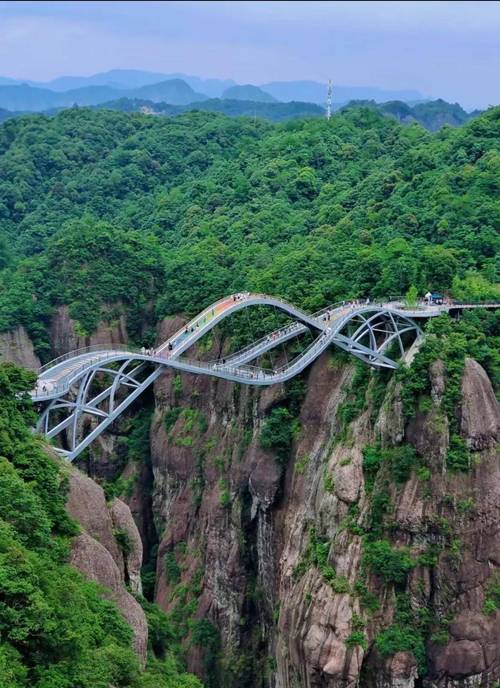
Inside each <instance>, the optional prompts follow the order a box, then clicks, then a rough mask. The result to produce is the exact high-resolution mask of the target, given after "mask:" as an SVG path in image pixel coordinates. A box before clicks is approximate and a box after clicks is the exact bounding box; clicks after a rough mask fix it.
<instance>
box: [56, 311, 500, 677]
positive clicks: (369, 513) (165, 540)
mask: <svg viewBox="0 0 500 688" xmlns="http://www.w3.org/2000/svg"><path fill="white" fill-rule="evenodd" d="M57 317H58V318H59V320H58V321H57V322H58V323H59V324H57V322H56V324H54V328H53V329H54V334H53V336H54V337H55V338H57V337H59V336H61V337H65V341H66V340H67V341H69V339H68V337H69V335H70V334H71V333H73V335H74V328H73V327H72V326H71V323H69V321H68V320H67V318H66V316H65V315H64V312H61V313H59V315H58V316H57ZM64 323H66V324H64ZM178 325H179V321H177V320H175V321H166V322H165V323H163V325H162V330H163V331H162V332H161V336H160V339H164V338H165V336H168V334H169V333H170V332H171V331H173V330H174V329H177V327H178ZM103 327H104V326H103ZM58 328H59V330H58ZM57 332H59V334H57ZM103 332H104V331H103ZM101 334H102V336H106V337H108V335H104V334H103V333H101ZM108 334H109V333H108ZM109 337H110V341H117V342H118V341H121V340H125V339H126V330H125V328H124V323H122V325H120V326H119V327H118V329H117V330H116V331H115V332H114V334H111V335H109ZM73 343H74V342H73ZM85 343H87V342H85ZM67 348H72V347H69V346H66V344H65V345H64V346H63V347H62V349H61V350H57V353H62V352H63V350H65V349H67ZM354 372H355V370H354V366H353V364H352V362H346V361H345V360H342V359H340V360H339V359H332V357H331V355H330V354H329V353H328V354H325V355H323V357H321V358H320V359H319V360H318V361H316V362H315V363H314V365H313V366H312V367H311V368H310V369H309V370H308V371H307V376H306V378H305V379H304V388H303V390H302V392H301V393H300V394H299V400H298V401H296V403H295V407H294V409H295V410H294V414H295V419H294V425H293V431H292V433H291V442H290V444H289V446H287V450H286V456H283V453H281V454H280V451H279V448H278V449H277V448H276V447H273V448H271V449H264V448H263V446H262V442H261V435H262V431H263V429H264V428H265V427H266V423H267V420H268V419H269V417H270V416H271V415H272V413H273V410H274V409H280V408H284V407H286V406H287V404H288V405H289V402H290V398H291V397H290V395H291V393H293V392H291V391H290V389H289V388H285V387H284V386H276V387H272V388H267V389H264V390H262V391H257V390H255V389H251V388H247V387H243V386H241V387H238V386H235V385H233V384H231V383H227V382H224V381H222V380H216V379H209V378H207V377H203V376H200V377H198V376H191V375H185V376H178V375H176V374H175V373H173V372H169V371H167V372H166V373H165V374H164V375H163V376H162V377H161V378H159V379H158V381H157V382H156V384H155V388H154V397H151V398H150V399H149V401H148V400H143V401H144V403H150V404H151V411H152V416H151V427H150V446H149V447H148V448H147V450H148V451H147V454H148V460H147V461H137V460H136V461H133V460H129V459H128V456H127V450H123V448H121V447H120V442H119V438H120V436H127V434H128V433H129V429H128V423H130V422H131V418H132V416H131V417H130V418H128V419H127V418H124V419H123V420H122V421H121V423H120V424H118V426H117V427H115V428H113V433H109V434H108V435H106V436H105V437H104V438H103V439H102V440H101V441H100V442H98V443H95V444H94V446H93V447H92V448H91V452H90V459H89V461H88V463H87V466H86V467H87V468H90V471H91V473H92V474H93V475H94V476H95V477H97V478H100V477H103V476H104V477H107V478H110V477H113V476H115V475H117V474H119V473H121V476H122V479H123V480H124V481H125V482H127V484H129V485H130V489H127V490H126V493H127V496H126V497H125V496H123V499H124V501H126V502H127V503H128V505H129V507H130V510H131V513H132V515H133V518H134V519H135V523H136V525H137V528H135V526H133V524H132V520H131V518H130V511H129V510H128V507H127V506H126V505H125V504H124V502H122V501H115V503H114V505H113V506H112V508H111V510H109V509H108V508H107V507H106V504H105V501H104V497H103V495H102V491H100V488H98V487H97V486H96V485H95V483H93V482H92V481H91V480H89V479H87V478H84V477H83V476H80V475H78V474H77V477H73V478H72V479H71V482H72V490H71V495H70V502H69V509H70V511H71V513H72V514H73V515H74V516H75V517H76V518H78V519H79V520H80V522H81V523H82V525H83V528H84V530H85V532H84V533H83V534H82V535H81V536H80V537H78V538H77V539H76V540H75V543H74V548H73V553H72V561H73V563H74V564H75V565H77V566H78V567H79V568H81V570H82V571H84V572H85V573H86V575H88V576H89V577H91V578H94V579H95V580H99V581H100V582H103V583H104V584H105V585H107V587H108V588H110V590H111V593H110V594H111V596H112V597H113V599H115V600H116V602H117V604H118V606H120V608H121V609H122V611H123V613H124V614H125V616H126V618H128V619H129V622H130V623H131V625H132V627H133V628H134V632H135V636H136V647H137V650H138V652H139V653H140V654H141V655H143V653H144V648H145V642H146V640H145V636H144V621H143V617H142V616H141V614H140V613H139V612H138V610H137V607H136V606H135V605H136V604H137V603H135V600H134V599H133V598H132V597H131V596H130V595H128V593H126V591H125V589H124V587H123V584H124V582H128V584H129V585H130V587H131V589H132V590H133V591H135V592H139V591H140V580H139V567H140V561H141V547H142V546H144V549H145V559H147V560H149V563H150V565H151V562H152V561H154V557H153V556H152V554H154V551H155V542H156V541H157V544H158V552H157V558H156V573H155V575H154V579H155V580H154V583H155V592H154V595H155V599H156V601H157V602H158V603H159V604H160V605H161V606H162V607H163V608H164V609H165V610H166V611H168V612H171V613H172V618H173V619H174V620H175V623H176V624H177V630H178V631H179V633H180V634H181V635H184V636H185V639H186V650H187V660H188V668H189V669H190V670H191V671H194V672H196V673H198V674H200V675H201V676H204V677H205V678H206V679H207V681H208V685H210V686H224V687H225V688H233V687H234V688H236V687H238V688H245V687H248V688H261V687H262V688H263V687H264V686H265V687H266V688H267V687H269V688H271V687H272V688H299V687H300V688H340V687H342V688H343V687H344V686H349V685H354V684H356V683H358V684H359V685H361V686H365V687H366V688H372V687H375V686H376V687H377V688H389V686H398V687H399V688H413V686H415V687H417V686H419V685H424V686H428V687H429V688H430V687H431V686H432V687H434V686H436V687H438V688H445V687H446V688H450V687H452V686H453V688H469V687H472V686H474V687H481V688H492V687H493V686H494V685H495V682H496V681H497V680H498V678H499V676H500V667H499V661H500V653H499V651H498V647H499V636H500V617H499V613H498V611H495V609H494V605H493V606H492V604H491V599H492V596H493V595H494V594H495V593H494V592H492V591H493V586H494V585H495V583H496V585H497V586H498V584H499V578H498V577H499V576H500V538H499V522H500V521H499V513H498V512H499V505H500V467H499V460H498V459H499V457H498V450H497V447H498V445H497V442H498V434H499V431H500V411H499V406H498V402H497V400H496V398H495V395H494V393H493V390H492V388H491V384H490V382H489V380H488V377H487V375H486V373H485V372H484V370H483V369H482V368H481V366H479V364H478V363H477V362H475V361H473V360H470V359H468V360H466V364H465V370H464V374H463V379H462V391H461V399H460V403H459V405H458V407H457V409H456V414H457V422H458V427H459V430H460V434H461V437H462V438H463V440H464V442H465V445H466V446H467V447H468V449H469V451H470V453H469V454H468V456H469V463H470V466H469V470H467V471H465V472H458V473H457V472H451V471H450V470H449V469H448V467H447V456H448V454H449V452H450V444H451V443H452V441H453V440H452V438H450V430H449V422H448V419H447V417H446V414H445V413H444V412H443V395H444V393H445V390H446V384H447V380H446V374H445V371H444V369H443V366H442V365H440V363H439V362H437V363H436V364H434V366H433V369H432V390H431V395H430V399H428V400H427V403H425V404H422V405H421V407H420V408H421V410H419V411H418V412H417V413H416V414H415V415H414V416H413V417H410V418H409V417H405V416H404V413H403V404H402V401H401V399H400V393H401V390H400V389H399V387H398V385H397V384H396V383H395V381H394V380H390V381H388V383H387V386H386V388H385V389H383V390H382V392H381V391H380V388H379V390H378V394H372V393H370V389H371V388H370V386H369V387H368V394H367V395H366V403H365V404H364V406H363V408H362V410H360V411H359V413H357V414H354V416H350V417H349V420H350V422H346V421H345V418H344V415H345V414H344V411H345V406H346V399H347V401H348V400H349V398H350V397H349V395H352V394H353V392H356V387H357V385H358V382H357V381H356V379H354V381H353V376H354ZM372 382H373V381H372ZM370 384H372V383H370ZM295 393H296V390H295ZM134 413H137V409H135V410H134ZM279 430H280V427H279V425H278V428H277V429H276V430H275V431H276V432H279ZM401 447H403V448H404V447H406V448H409V450H410V451H411V454H410V455H411V465H410V467H409V470H407V471H406V474H405V475H404V476H403V479H402V478H401V475H399V474H398V473H397V471H395V466H396V468H397V465H396V464H395V463H394V462H395V458H394V456H396V454H394V456H393V454H391V452H394V451H396V450H397V449H398V448H401ZM367 448H376V451H377V452H379V454H377V456H384V455H383V454H380V452H383V451H386V452H387V456H386V458H385V459H384V461H385V463H386V464H387V465H385V464H383V462H382V464H383V465H382V464H381V465H382V468H380V470H378V473H376V475H374V474H371V473H370V472H369V471H367V464H366V455H367ZM387 457H392V458H391V460H392V462H393V463H392V464H391V463H390V462H388V459H387ZM363 463H365V466H364V467H363ZM407 468H408V467H407ZM391 470H392V473H391ZM394 475H396V478H394ZM96 490H97V492H99V494H97V492H96ZM87 493H88V494H87ZM82 509H83V512H82V513H80V511H81V510H82ZM377 514H378V515H377ZM377 519H378V520H377ZM116 531H126V532H127V534H128V535H127V537H128V542H129V544H130V545H131V549H130V550H129V551H128V553H127V556H126V557H125V560H124V554H123V551H121V550H120V548H119V547H118V544H117V540H116V537H115V536H116ZM370 533H371V536H372V539H373V538H375V539H376V540H377V541H381V540H386V541H388V542H389V543H390V546H391V547H392V551H396V553H398V552H404V554H405V556H407V557H408V559H407V560H405V561H408V562H410V563H409V564H408V566H407V567H406V569H405V572H404V576H401V577H400V578H399V579H398V580H397V581H396V582H394V580H391V578H390V575H389V574H390V573H391V572H388V571H387V570H386V569H387V567H386V568H385V569H384V567H383V566H381V565H380V562H379V564H378V566H379V568H378V569H377V567H376V566H375V565H373V563H371V564H370V561H369V560H368V559H367V542H366V536H367V534H370ZM373 533H376V535H373ZM141 540H142V544H141ZM405 548H407V549H405ZM391 556H392V555H391ZM388 561H389V563H390V561H392V560H388ZM385 563H386V564H387V562H385ZM392 575H394V573H393V572H392ZM496 595H498V592H496ZM137 606H138V605H137ZM203 619H205V620H207V619H208V620H209V623H208V624H207V623H205V625H203V622H202V620H203ZM200 629H201V630H200ZM202 631H203V632H202ZM219 643H220V648H221V650H222V651H221V652H219ZM422 648H423V651H422ZM221 657H222V659H221Z"/></svg>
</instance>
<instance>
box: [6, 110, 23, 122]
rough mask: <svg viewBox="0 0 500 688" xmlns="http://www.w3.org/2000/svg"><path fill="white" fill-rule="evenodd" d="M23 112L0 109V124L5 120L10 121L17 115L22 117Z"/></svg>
mask: <svg viewBox="0 0 500 688" xmlns="http://www.w3.org/2000/svg"><path fill="white" fill-rule="evenodd" d="M24 114H25V113H24V112H16V111H12V110H4V109H3V108H0V123H1V122H5V120H7V119H12V118H13V117H19V115H24Z"/></svg>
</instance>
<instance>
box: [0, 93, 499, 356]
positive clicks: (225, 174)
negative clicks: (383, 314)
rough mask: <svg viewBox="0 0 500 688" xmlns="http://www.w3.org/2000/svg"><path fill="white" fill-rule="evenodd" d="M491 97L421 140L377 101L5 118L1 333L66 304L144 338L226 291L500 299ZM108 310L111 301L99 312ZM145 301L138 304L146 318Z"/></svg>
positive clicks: (42, 320)
mask: <svg viewBox="0 0 500 688" xmlns="http://www.w3.org/2000/svg"><path fill="white" fill-rule="evenodd" d="M499 123H500V108H498V107H497V108H491V109H490V110H488V111H487V112H485V113H484V114H482V115H480V116H479V117H477V118H475V119H474V120H472V121H471V122H469V123H467V124H466V125H464V126H463V127H461V128H458V129H453V128H451V127H443V128H442V129H441V130H440V131H439V132H438V133H435V134H431V133H429V132H427V131H425V130H424V129H423V128H422V127H421V126H419V125H418V124H413V125H409V126H402V125H400V124H398V123H397V122H395V121H393V120H392V119H389V118H385V117H383V116H382V115H381V114H380V113H378V112H376V111H375V110H373V109H371V108H363V107H359V108H351V109H349V110H348V111H346V112H344V113H342V114H336V115H335V116H334V117H333V118H332V119H331V120H330V121H327V120H323V119H309V120H307V119H304V120H297V121H293V122H288V123H284V124H275V125H273V124H270V123H266V122H263V121H259V120H256V121H254V120H253V119H251V118H243V117H242V118H228V117H225V116H223V115H218V114H214V113H201V112H192V113H186V114H183V115H180V116H177V117H169V118H154V117H148V116H144V115H141V114H127V113H118V112H109V111H102V112H96V111H90V110H78V109H73V110H67V111H64V112H61V113H60V114H58V115H57V116H56V117H52V118H49V117H45V116H41V115H33V116H26V117H21V118H17V119H13V120H9V121H7V122H5V123H4V124H3V125H2V126H1V127H0V180H1V181H0V330H7V329H10V328H12V327H15V326H16V325H18V324H22V325H24V326H25V327H26V328H27V329H28V331H29V333H30V335H31V337H32V338H33V340H34V342H35V345H36V349H37V351H38V353H39V354H40V355H41V356H42V358H47V357H48V356H49V354H50V352H49V349H48V341H47V324H48V322H49V318H50V316H51V313H52V312H53V310H54V308H55V307H56V306H57V305H59V304H63V303H64V304H68V305H69V307H70V313H71V315H72V317H73V318H75V319H76V320H77V321H78V324H79V327H80V328H81V331H82V333H85V332H91V331H92V330H93V329H94V328H95V326H96V324H97V322H98V321H99V320H100V318H101V312H102V311H101V309H102V308H103V306H104V305H105V304H113V305H116V304H119V307H120V308H122V309H124V310H125V311H126V312H127V313H128V316H129V324H130V329H131V332H132V334H133V335H134V334H135V335H137V336H138V333H139V330H140V326H141V323H143V320H144V312H145V310H147V309H149V310H152V315H151V317H150V320H151V322H150V325H151V327H153V326H154V324H155V321H156V320H158V319H161V318H163V317H164V316H166V315H169V314H174V313H181V312H183V313H187V314H193V313H196V312H198V311H199V310H200V309H201V308H203V307H204V306H206V305H207V304H209V303H211V302H212V301H214V300H215V299H217V298H219V297H221V296H223V295H225V294H228V293H230V292H232V291H240V290H252V291H263V292H268V293H271V294H276V295H279V296H282V297H284V298H287V299H289V300H290V301H292V302H293V303H296V304H298V305H301V306H303V307H304V308H306V309H310V310H312V311H314V310H316V309H318V308H320V307H322V306H325V305H327V304H328V303H333V302H336V301H338V300H339V299H344V298H356V297H370V298H382V299H385V298H388V297H394V296H399V295H404V294H405V293H406V292H407V290H408V289H409V288H410V287H411V286H412V285H414V286H415V287H416V289H417V290H418V293H419V294H423V293H424V292H425V291H427V289H434V290H442V291H445V292H447V293H449V294H451V295H452V296H454V297H456V298H463V299H467V300H482V299H487V298H494V297H498V286H495V285H496V283H497V282H498V255H499V252H498V242H499V234H498V228H499V227H498V225H499V218H500V212H499V211H500V209H499V204H500V198H499V195H498V183H499V178H500V155H499V140H500V128H499ZM108 310H109V309H108ZM149 310H148V312H149Z"/></svg>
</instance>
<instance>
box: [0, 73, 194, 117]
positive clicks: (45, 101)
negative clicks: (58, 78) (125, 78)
mask: <svg viewBox="0 0 500 688" xmlns="http://www.w3.org/2000/svg"><path fill="white" fill-rule="evenodd" d="M124 97H130V98H146V99H148V100H152V101H165V102H169V103H172V104H174V105H185V104H186V103H190V102H193V101H195V100H198V101H199V100H203V99H205V98H206V96H205V95H204V94H203V93H197V92H196V91H194V90H193V89H192V88H191V87H190V86H189V85H188V84H186V82H185V81H182V79H170V80H168V81H161V82H160V83H156V84H150V85H147V86H142V87H140V88H135V89H115V88H112V87H110V86H97V85H95V86H84V87H82V88H76V89H71V90H70V91H63V92H56V91H51V90H49V89H47V88H34V87H33V86H29V85H27V84H22V85H18V86H0V107H2V108H5V109H7V110H31V111H34V112H40V111H43V110H50V109H51V108H58V107H70V106H71V105H97V104H98V103H104V102H106V101H108V100H115V99H117V98H124Z"/></svg>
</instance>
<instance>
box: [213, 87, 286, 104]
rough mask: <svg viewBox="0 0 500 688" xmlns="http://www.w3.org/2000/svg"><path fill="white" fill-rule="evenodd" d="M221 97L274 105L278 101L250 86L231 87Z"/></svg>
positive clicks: (259, 89)
mask: <svg viewBox="0 0 500 688" xmlns="http://www.w3.org/2000/svg"><path fill="white" fill-rule="evenodd" d="M222 97H223V98H227V99H228V100H252V101H254V102H256V103H276V102H277V101H278V99H277V98H274V97H273V96H272V95H270V94H269V93H266V92H265V91H263V90H262V89H261V88H259V87H258V86H252V84H244V85H243V86H231V87H230V88H227V89H226V90H225V91H224V93H223V94H222Z"/></svg>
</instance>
